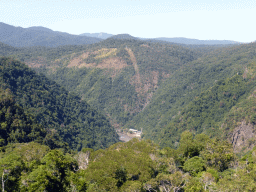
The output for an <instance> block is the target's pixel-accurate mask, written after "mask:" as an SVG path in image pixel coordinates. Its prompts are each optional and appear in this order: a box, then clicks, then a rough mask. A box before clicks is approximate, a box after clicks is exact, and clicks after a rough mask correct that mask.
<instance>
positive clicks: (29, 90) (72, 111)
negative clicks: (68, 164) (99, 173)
mask: <svg viewBox="0 0 256 192" xmlns="http://www.w3.org/2000/svg"><path fill="white" fill-rule="evenodd" d="M0 84H1V87H0V88H1V130H2V131H1V137H2V138H1V144H2V145H4V144H7V143H8V142H25V141H26V142H28V141H31V140H40V141H41V140H43V138H44V137H45V136H46V138H45V139H46V140H47V139H48V140H51V141H53V142H52V146H51V144H50V146H51V147H52V148H55V147H63V146H64V145H65V143H67V144H68V145H69V147H70V148H71V149H77V150H80V149H81V148H82V147H89V148H94V149H99V148H105V147H108V146H109V145H111V144H113V143H115V142H117V141H118V136H117V134H116V132H115V130H114V129H113V128H112V127H111V125H110V124H109V122H108V121H107V120H106V118H105V117H104V116H103V115H102V114H100V113H99V112H97V111H96V110H94V109H92V108H91V107H90V106H89V105H88V104H87V103H86V102H85V101H81V99H80V98H79V97H78V96H76V95H74V94H72V93H69V92H68V91H66V90H65V89H64V88H62V87H61V86H59V85H58V84H56V83H55V82H54V81H51V80H49V79H47V78H46V77H45V76H44V75H41V74H40V75H37V74H36V73H35V72H34V71H33V70H31V69H29V68H28V67H27V66H26V65H25V64H23V63H21V62H19V61H17V60H13V59H11V58H6V57H3V58H0ZM8 95H10V99H8ZM2 96H4V97H2ZM4 114H6V115H5V116H4ZM29 114H33V116H31V115H29ZM2 116H3V117H5V118H2ZM9 116H13V117H12V118H9ZM33 119H34V120H35V121H34V120H33ZM35 122H38V124H40V125H38V126H37V125H36V123H35ZM27 125H29V126H27ZM7 127H9V128H10V130H9V132H11V133H10V134H9V133H5V132H6V130H5V129H6V128H7ZM9 128H8V129H9ZM3 130H5V132H3ZM7 132H8V131H7ZM8 134H9V135H8ZM26 134H28V135H26ZM41 142H43V141H41ZM44 142H45V141H44Z"/></svg>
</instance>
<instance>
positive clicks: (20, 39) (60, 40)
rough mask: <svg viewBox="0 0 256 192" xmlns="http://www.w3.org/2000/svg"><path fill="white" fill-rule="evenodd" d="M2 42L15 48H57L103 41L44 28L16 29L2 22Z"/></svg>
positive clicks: (0, 31) (0, 36) (0, 32)
mask: <svg viewBox="0 0 256 192" xmlns="http://www.w3.org/2000/svg"><path fill="white" fill-rule="evenodd" d="M0 41H1V42H3V43H6V44H8V45H11V46H14V47H29V46H47V47H57V46H61V45H83V44H92V43H97V42H99V41H101V39H99V38H95V37H86V36H79V35H71V34H68V33H63V32H57V31H52V30H51V29H48V28H44V27H30V28H22V27H14V26H11V25H7V24H5V23H1V22H0Z"/></svg>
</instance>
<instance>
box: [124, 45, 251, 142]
mask: <svg viewBox="0 0 256 192" xmlns="http://www.w3.org/2000/svg"><path fill="white" fill-rule="evenodd" d="M255 47H256V44H255V43H252V44H247V45H240V46H233V47H228V48H221V49H217V50H215V51H213V52H211V53H210V54H207V56H204V57H200V58H198V59H197V60H194V61H192V62H188V63H186V64H185V65H184V66H183V67H182V68H181V69H179V70H178V71H176V73H174V74H173V75H172V76H170V78H169V79H168V80H166V81H165V83H164V84H162V86H160V87H159V88H158V90H157V92H156V93H155V94H154V96H153V98H152V100H151V103H150V104H149V105H148V106H147V107H146V108H145V109H144V110H143V111H142V112H141V113H140V114H138V115H137V116H136V117H135V118H133V119H132V120H131V121H130V122H128V123H127V124H126V126H128V125H129V126H130V127H136V128H140V127H143V130H144V133H145V137H146V138H151V139H153V140H155V141H156V140H158V142H160V143H162V144H163V143H165V142H167V143H169V144H170V142H171V140H172V139H174V140H173V143H172V144H173V145H174V144H175V142H178V140H179V135H180V133H181V132H182V130H183V131H184V130H187V129H189V130H191V131H195V132H196V133H200V132H204V133H208V134H209V133H210V132H215V134H218V133H221V134H219V135H224V132H223V131H220V130H219V129H217V130H215V131H212V129H213V128H214V127H211V126H213V125H211V124H210V122H209V121H217V122H218V124H217V125H216V124H215V125H216V126H219V127H220V126H221V125H222V123H224V122H223V121H224V119H223V118H224V115H225V114H227V113H228V112H229V110H230V109H231V107H233V106H234V105H236V104H238V103H239V101H243V100H244V99H246V96H248V94H250V92H251V91H253V88H254V85H255V84H254V81H253V80H254V79H253V78H252V79H249V80H248V81H249V82H247V83H246V82H243V83H240V82H239V81H238V82H236V81H234V82H233V84H232V83H229V81H231V80H230V79H227V78H231V79H235V78H240V79H243V81H245V79H244V78H243V77H242V76H243V74H244V73H245V74H247V72H246V71H247V70H248V67H249V66H253V64H252V63H254V62H255V57H256V54H255ZM237 74H238V77H235V75H237ZM221 80H223V81H224V82H225V83H227V85H226V84H225V83H224V85H223V87H219V86H218V85H216V84H217V83H218V82H222V81H221ZM220 84H221V85H222V83H220ZM212 86H213V87H212ZM211 87H212V88H211ZM212 89H213V90H214V93H212ZM201 92H202V94H201V95H204V97H207V96H205V93H208V94H213V95H214V94H216V96H212V99H211V100H212V101H211V102H209V101H207V102H209V103H208V105H206V104H204V103H205V102H206V101H205V99H202V98H198V96H200V93H201ZM226 92H227V95H226V94H225V93H226ZM221 94H222V95H221ZM234 95H236V96H235V97H236V99H235V100H233V101H232V102H231V100H232V97H233V96H234ZM208 96H209V97H210V95H208ZM240 96H242V98H241V100H239V98H240ZM229 97H231V98H229ZM197 99H199V100H203V104H201V105H202V106H200V104H199V102H198V101H197ZM230 99H231V100H230ZM193 100H194V101H193ZM190 102H194V103H195V104H194V105H192V104H191V103H190ZM220 102H224V103H225V102H228V103H229V104H227V103H226V104H224V105H223V106H225V107H223V106H221V107H220V109H218V107H217V106H219V103H220ZM210 103H211V104H214V105H216V106H215V109H213V108H212V107H213V106H211V105H210ZM189 106H190V107H189ZM187 107H189V108H190V110H196V109H198V107H199V110H198V111H195V112H194V113H196V115H198V118H197V119H196V118H191V120H192V121H195V122H193V124H191V125H190V127H189V126H188V127H186V126H185V125H184V126H183V125H181V127H182V128H181V127H179V126H177V124H174V125H173V126H171V125H169V126H167V124H170V123H169V122H170V121H171V122H174V121H178V122H179V121H180V120H181V119H179V118H180V117H181V116H180V114H181V113H182V111H184V110H185V109H184V108H187ZM204 107H205V108H206V109H207V110H208V111H207V110H206V111H207V112H206V111H204V114H205V113H207V115H209V113H210V114H211V115H210V116H211V117H210V119H211V120H210V119H208V120H207V118H206V116H205V115H203V116H202V115H200V114H201V112H203V111H202V108H204ZM208 108H209V109H208ZM189 113H190V114H191V113H192V111H191V112H189ZM191 115H192V114H191ZM189 117H190V115H188V116H186V118H189ZM196 117H197V116H196ZM219 117H220V118H219ZM218 118H219V119H218ZM221 119H222V120H223V121H222V120H221ZM187 121H188V120H186V122H187ZM203 121H205V123H206V124H205V123H203ZM206 121H208V122H206ZM182 122H183V123H184V121H182ZM199 122H201V124H200V123H199ZM217 122H216V123H217ZM221 122H222V123H221ZM239 122H240V123H241V119H240V121H239ZM239 122H237V123H239ZM191 123H192V122H191ZM198 123H199V124H200V126H199V127H198V125H199V124H198ZM171 124H172V123H171ZM207 124H208V125H207ZM166 126H167V127H166ZM178 127H179V128H178ZM183 128H184V129H183ZM181 129H182V130H181ZM215 129H216V127H215ZM179 131H181V132H179ZM160 132H161V134H160ZM178 132H179V134H178V135H176V133H178ZM167 133H168V134H167ZM229 134H231V133H230V132H229ZM231 135H232V134H231ZM231 135H229V137H231ZM156 138H158V139H156ZM230 139H231V138H230ZM231 140H232V139H231Z"/></svg>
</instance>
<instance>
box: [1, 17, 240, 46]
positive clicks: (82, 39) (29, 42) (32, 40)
mask: <svg viewBox="0 0 256 192" xmlns="http://www.w3.org/2000/svg"><path fill="white" fill-rule="evenodd" d="M108 38H113V39H129V40H131V39H133V40H135V39H136V40H138V39H141V40H147V41H151V42H160V41H165V42H170V43H177V44H185V45H191V44H196V45H227V44H239V43H240V42H236V41H230V40H198V39H188V38H183V37H178V38H177V37H175V38H167V37H161V38H143V37H142V38H139V37H133V36H131V35H129V34H118V35H113V34H109V33H103V32H102V33H83V34H80V35H71V34H68V33H64V32H59V31H53V30H51V29H48V28H45V27H40V26H34V27H29V28H22V27H15V26H12V25H8V24H5V23H2V22H0V42H3V43H5V44H8V45H11V46H14V47H31V46H46V47H57V46H61V45H85V44H93V43H97V42H100V41H102V40H104V39H108Z"/></svg>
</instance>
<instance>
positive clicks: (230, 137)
mask: <svg viewBox="0 0 256 192" xmlns="http://www.w3.org/2000/svg"><path fill="white" fill-rule="evenodd" d="M0 54H1V55H3V56H8V57H1V58H0V106H1V109H0V117H1V122H0V174H2V188H3V187H4V190H5V191H145V192H151V191H161V192H162V191H163V192H166V191H175V192H182V191H216V192H217V191H218V192H219V191H255V190H256V185H255V184H254V183H255V179H256V177H255V175H256V174H255V173H256V172H255V171H256V169H255V164H256V158H255V151H256V148H255V147H254V146H255V145H256V139H255V138H256V134H255V124H256V109H255V104H256V94H255V90H256V87H255V85H256V84H255V83H256V82H255V81H256V78H255V77H256V76H255V74H256V73H255V72H256V62H255V59H256V43H250V44H242V45H233V46H231V45H230V46H183V45H176V44H170V43H166V42H160V41H142V40H138V39H136V38H128V39H122V38H121V39H119V38H109V39H107V40H104V41H102V42H99V43H96V44H93V45H81V46H74V45H70V46H61V47H56V48H46V47H33V48H31V47H28V48H13V47H11V46H8V45H5V44H2V43H1V44H0ZM19 60H20V61H19ZM21 61H22V62H24V63H22V62H21ZM25 64H26V65H28V66H29V67H31V68H33V69H30V68H29V67H28V66H26V65H25ZM34 70H35V71H36V72H35V71H34ZM56 82H57V83H56ZM78 95H79V96H78ZM115 128H116V129H123V130H125V129H129V128H136V129H138V130H143V135H142V138H141V139H132V140H130V141H129V142H126V143H117V142H118V135H117V133H116V130H115ZM147 139H148V140H147ZM149 139H150V140H149Z"/></svg>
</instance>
